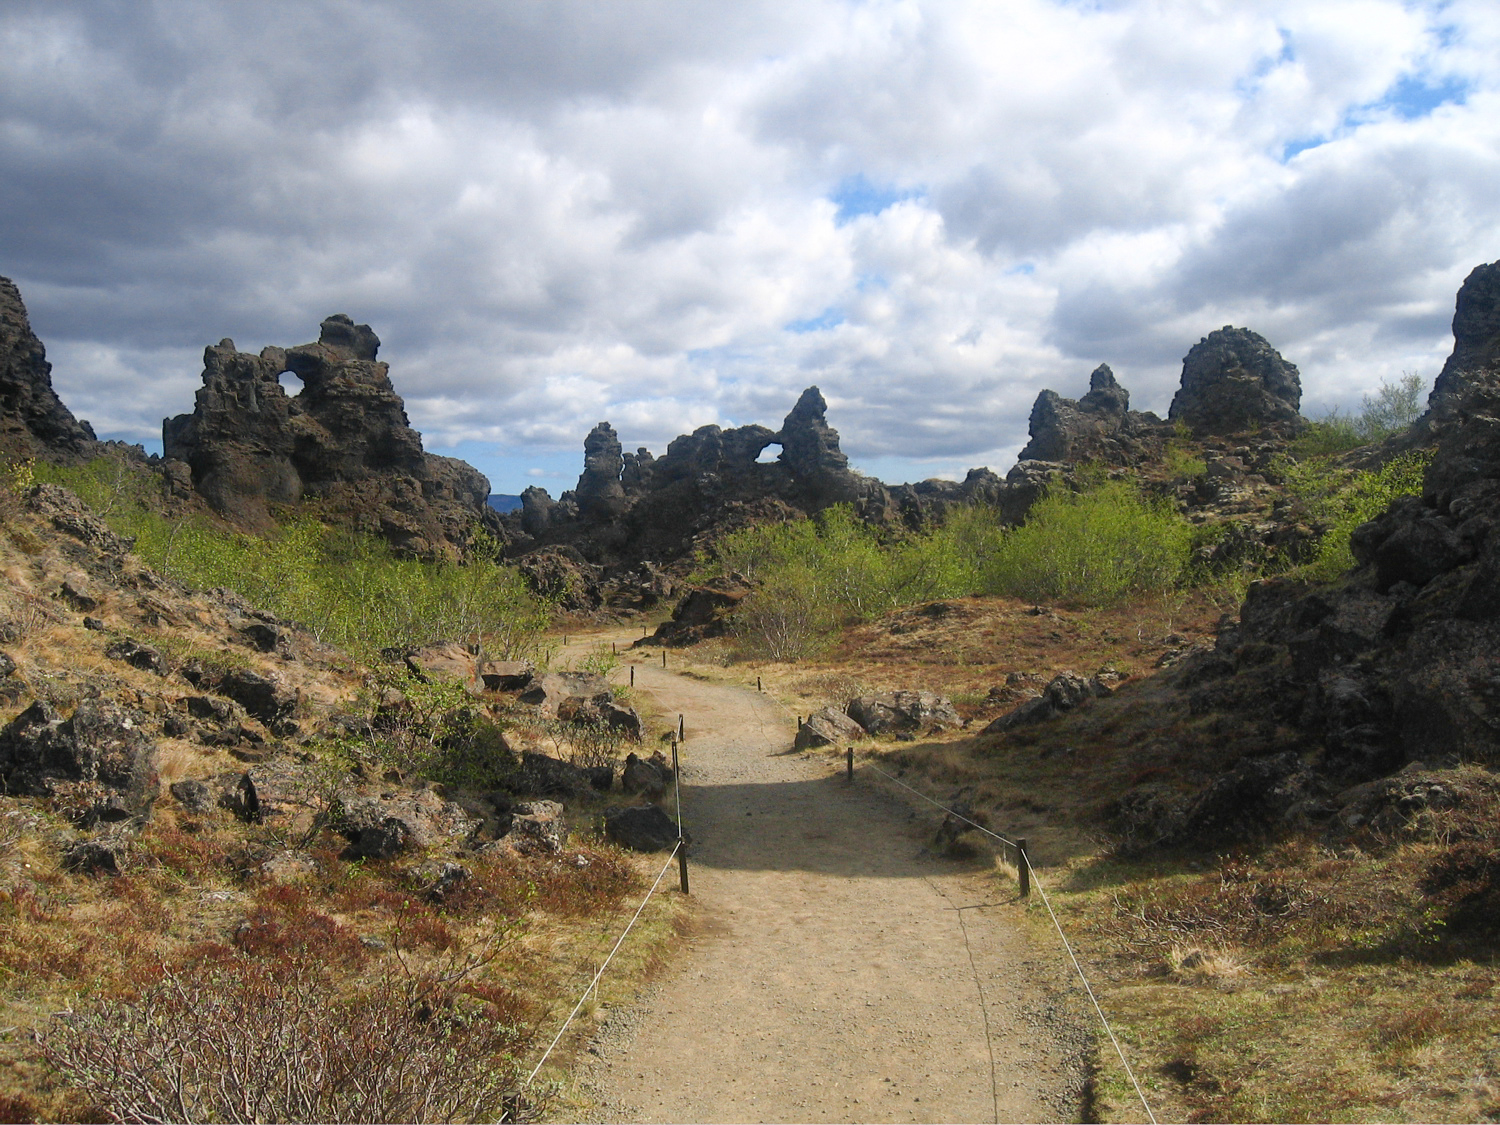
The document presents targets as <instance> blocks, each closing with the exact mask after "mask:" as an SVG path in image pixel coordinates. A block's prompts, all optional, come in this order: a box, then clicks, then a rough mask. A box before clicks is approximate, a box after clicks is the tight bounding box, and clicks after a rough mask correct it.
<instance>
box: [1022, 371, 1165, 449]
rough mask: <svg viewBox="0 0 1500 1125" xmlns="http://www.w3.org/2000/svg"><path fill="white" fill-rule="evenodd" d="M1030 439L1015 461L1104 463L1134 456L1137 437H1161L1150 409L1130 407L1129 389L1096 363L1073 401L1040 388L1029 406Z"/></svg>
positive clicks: (1162, 433)
mask: <svg viewBox="0 0 1500 1125" xmlns="http://www.w3.org/2000/svg"><path fill="white" fill-rule="evenodd" d="M1029 431H1030V434H1031V440H1030V441H1029V442H1027V444H1026V448H1024V449H1022V450H1021V455H1020V458H1019V460H1020V461H1052V462H1069V461H1100V462H1103V463H1104V464H1109V465H1121V464H1128V463H1130V462H1131V461H1132V460H1139V459H1140V457H1141V456H1142V453H1143V452H1144V447H1143V445H1142V439H1143V438H1146V437H1147V436H1156V437H1157V439H1158V441H1160V440H1161V439H1162V438H1164V437H1165V433H1166V430H1165V428H1164V427H1163V424H1162V421H1161V419H1160V418H1158V417H1157V416H1156V415H1155V414H1149V413H1141V412H1138V411H1133V410H1131V409H1130V392H1129V391H1127V390H1126V389H1125V388H1124V387H1122V386H1120V384H1119V383H1118V382H1117V381H1116V379H1115V373H1114V372H1113V371H1111V370H1110V369H1109V365H1108V364H1104V363H1101V364H1100V365H1099V366H1098V367H1097V368H1095V369H1094V373H1093V374H1092V375H1091V376H1089V393H1088V394H1086V395H1084V396H1083V398H1081V399H1079V400H1078V401H1076V402H1075V401H1074V400H1072V399H1068V398H1063V397H1062V396H1060V395H1058V394H1057V393H1055V392H1053V391H1043V392H1042V393H1041V394H1039V395H1038V396H1037V399H1036V404H1035V405H1034V406H1032V408H1031V420H1030V423H1029Z"/></svg>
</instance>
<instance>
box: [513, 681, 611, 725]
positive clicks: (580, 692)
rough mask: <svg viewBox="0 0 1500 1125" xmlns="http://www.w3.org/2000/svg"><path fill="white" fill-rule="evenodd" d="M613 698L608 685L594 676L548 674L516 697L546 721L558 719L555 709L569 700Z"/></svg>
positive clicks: (533, 682) (531, 683) (527, 686)
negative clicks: (533, 708)
mask: <svg viewBox="0 0 1500 1125" xmlns="http://www.w3.org/2000/svg"><path fill="white" fill-rule="evenodd" d="M601 696H608V697H609V698H611V699H613V698H614V694H613V691H612V689H611V688H610V686H609V681H608V680H606V679H605V678H604V677H603V676H600V675H597V674H595V673H593V672H548V673H546V674H545V675H542V676H537V677H535V678H533V679H532V680H531V682H530V683H529V684H527V685H526V688H525V690H524V691H522V692H521V694H520V696H519V697H518V698H519V700H520V702H522V703H526V704H530V705H531V706H533V707H535V708H537V709H538V710H539V711H540V713H541V714H542V715H543V716H544V717H546V718H549V719H555V718H557V717H558V708H559V707H561V706H562V704H564V703H565V702H567V701H568V700H570V699H598V698H600V697H601Z"/></svg>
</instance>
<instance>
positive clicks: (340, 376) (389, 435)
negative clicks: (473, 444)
mask: <svg viewBox="0 0 1500 1125" xmlns="http://www.w3.org/2000/svg"><path fill="white" fill-rule="evenodd" d="M379 346H380V341H379V339H378V338H377V337H376V335H375V333H374V332H373V331H371V330H370V327H369V326H368V325H364V324H355V323H354V322H353V321H352V320H350V318H349V317H347V316H344V315H343V314H339V315H336V316H331V317H329V318H328V319H327V320H325V321H323V324H322V326H321V333H320V335H319V338H318V340H317V342H316V343H312V344H303V345H301V346H299V347H294V348H278V347H268V348H265V349H263V350H262V351H261V353H260V354H259V355H251V354H248V353H245V352H241V351H238V350H237V349H236V348H235V346H234V341H232V340H227V339H226V340H222V341H220V342H219V343H218V344H217V345H215V346H213V347H210V348H207V349H205V350H204V353H203V386H202V387H201V388H200V389H199V391H198V394H197V403H196V406H195V408H194V410H193V413H192V414H182V415H178V416H177V417H176V418H169V419H167V420H166V421H165V422H163V423H162V444H163V447H164V450H165V453H166V456H167V458H168V459H169V461H170V460H177V461H181V462H184V463H186V464H187V466H188V468H189V470H190V473H191V477H192V482H193V487H194V488H195V489H196V490H197V491H198V492H199V493H200V494H201V495H202V496H203V497H204V499H206V500H207V501H208V503H209V504H210V505H211V506H212V507H213V508H214V509H215V510H216V511H218V512H219V513H220V514H221V515H224V516H226V517H227V518H229V519H232V520H234V521H235V522H237V523H239V524H240V525H242V526H244V527H247V528H252V529H262V528H265V527H267V526H269V523H270V518H271V516H270V512H271V508H272V507H274V506H277V505H286V504H293V503H297V502H298V501H300V500H304V499H309V500H316V501H318V502H319V504H320V505H321V507H322V508H323V510H324V511H325V512H326V514H327V515H328V516H329V517H331V518H333V519H335V520H338V521H339V522H342V523H346V524H349V525H352V526H354V527H356V528H358V529H359V530H362V531H366V532H370V533H373V534H377V535H379V536H381V537H382V538H384V539H386V540H387V541H388V542H390V543H391V545H392V546H394V547H395V548H397V549H398V550H400V551H402V552H403V553H406V554H411V555H417V556H423V557H434V556H443V555H452V554H455V553H459V552H461V551H462V550H463V549H464V548H466V546H467V545H468V543H469V541H470V538H471V533H472V529H473V527H474V526H475V525H476V524H481V525H485V526H488V527H489V528H490V530H492V531H495V532H498V530H499V527H500V524H499V517H498V515H497V514H496V513H494V512H493V510H492V509H491V508H490V507H489V505H488V504H487V500H488V497H489V481H488V480H486V479H485V477H484V476H483V474H481V473H480V472H478V471H477V470H476V469H474V468H472V467H471V466H469V465H467V464H465V463H464V462H462V461H457V460H454V459H453V458H450V457H438V456H436V455H434V454H430V453H426V452H424V451H423V449H422V437H421V435H420V434H419V433H417V431H415V430H413V429H412V428H411V425H410V424H409V422H408V421H407V417H406V410H405V406H404V404H403V403H402V401H401V397H400V396H399V395H397V394H396V392H395V389H394V388H393V387H392V385H391V381H390V376H389V373H388V368H387V365H386V364H384V363H380V362H377V361H376V359H375V355H376V351H377V349H378V348H379ZM286 372H291V373H292V374H294V375H296V376H297V377H298V378H299V379H301V380H302V390H301V392H300V393H299V394H297V395H295V396H289V395H288V394H287V393H286V390H285V389H284V388H283V387H282V385H281V376H282V374H283V373H286Z"/></svg>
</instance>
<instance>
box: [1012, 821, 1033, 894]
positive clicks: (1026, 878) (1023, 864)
mask: <svg viewBox="0 0 1500 1125" xmlns="http://www.w3.org/2000/svg"><path fill="white" fill-rule="evenodd" d="M1016 874H1017V875H1018V877H1019V878H1020V880H1021V897H1022V898H1030V897H1031V861H1030V860H1028V859H1027V858H1026V837H1025V836H1020V837H1017V839H1016Z"/></svg>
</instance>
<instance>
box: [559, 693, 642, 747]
mask: <svg viewBox="0 0 1500 1125" xmlns="http://www.w3.org/2000/svg"><path fill="white" fill-rule="evenodd" d="M557 717H558V718H559V719H560V720H562V721H563V722H565V723H576V724H580V725H583V726H593V727H606V728H608V729H610V730H613V731H618V732H619V733H620V734H622V735H624V736H625V737H626V738H629V739H631V740H632V741H634V742H639V741H640V740H641V736H642V734H643V733H644V731H645V726H644V724H643V723H642V722H641V717H640V715H638V714H637V713H636V710H635V708H634V707H627V706H625V705H624V704H623V703H617V702H616V701H615V697H614V696H613V695H596V696H592V697H589V698H585V697H583V696H577V695H575V696H572V697H570V698H568V699H565V700H563V701H562V702H561V703H559V704H558V706H557Z"/></svg>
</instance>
